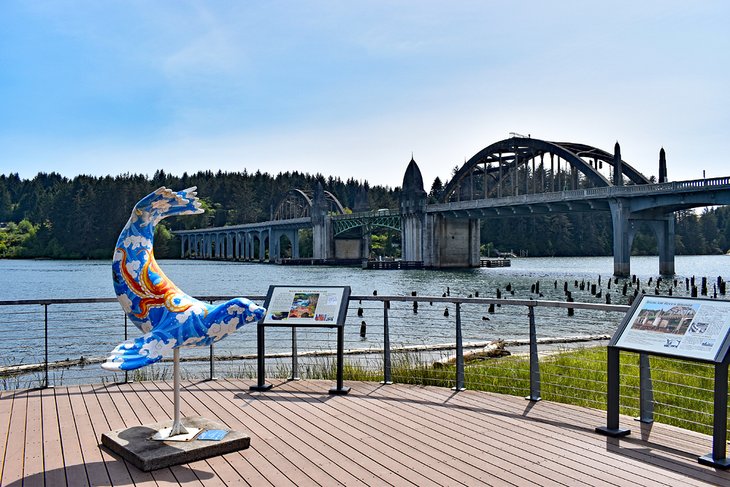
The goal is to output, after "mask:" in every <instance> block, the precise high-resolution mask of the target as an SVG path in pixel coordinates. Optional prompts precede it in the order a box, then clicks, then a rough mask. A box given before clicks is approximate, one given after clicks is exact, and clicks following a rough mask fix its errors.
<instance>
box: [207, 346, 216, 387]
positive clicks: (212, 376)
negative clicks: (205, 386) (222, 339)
mask: <svg viewBox="0 0 730 487" xmlns="http://www.w3.org/2000/svg"><path fill="white" fill-rule="evenodd" d="M214 346H215V345H214V344H213V343H211V344H210V358H209V360H210V370H209V371H208V380H216V379H217V377H216V376H215V349H214Z"/></svg>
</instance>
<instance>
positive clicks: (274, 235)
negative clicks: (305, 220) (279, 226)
mask: <svg viewBox="0 0 730 487" xmlns="http://www.w3.org/2000/svg"><path fill="white" fill-rule="evenodd" d="M281 237H286V238H287V239H289V242H290V243H291V257H292V258H293V259H298V258H299V231H298V230H296V229H290V230H272V231H271V242H269V249H270V250H269V260H276V259H280V258H281V257H282V255H281Z"/></svg>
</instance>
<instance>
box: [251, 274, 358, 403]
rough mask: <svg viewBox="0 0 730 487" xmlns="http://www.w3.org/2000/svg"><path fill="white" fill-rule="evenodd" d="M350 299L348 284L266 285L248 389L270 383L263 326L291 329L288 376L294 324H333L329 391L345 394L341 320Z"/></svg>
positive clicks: (264, 387) (263, 387) (294, 375)
mask: <svg viewBox="0 0 730 487" xmlns="http://www.w3.org/2000/svg"><path fill="white" fill-rule="evenodd" d="M349 302H350V286H290V285H287V286H281V285H272V286H269V290H268V292H267V294H266V300H265V302H264V307H265V308H266V315H264V318H263V319H261V320H260V321H259V322H258V326H257V328H256V343H257V363H258V364H257V365H258V374H257V375H258V378H257V381H256V385H255V386H251V387H250V388H249V389H250V390H252V391H268V390H269V389H271V387H272V385H271V384H268V383H267V382H266V364H265V359H266V327H267V326H268V327H290V328H291V329H292V379H297V371H296V363H297V360H296V354H297V351H296V329H297V327H304V328H306V327H310V328H312V327H320V328H337V385H336V387H333V388H331V389H330V391H329V392H330V394H347V393H348V392H350V388H349V387H345V386H344V384H343V382H344V380H343V376H344V350H345V320H346V319H347V307H348V305H349Z"/></svg>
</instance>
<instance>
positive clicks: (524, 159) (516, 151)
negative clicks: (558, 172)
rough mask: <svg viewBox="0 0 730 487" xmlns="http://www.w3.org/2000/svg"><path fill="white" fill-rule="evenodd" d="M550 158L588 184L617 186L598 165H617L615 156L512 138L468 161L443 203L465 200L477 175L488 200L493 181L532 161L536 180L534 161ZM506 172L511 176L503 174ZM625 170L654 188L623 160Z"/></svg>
mask: <svg viewBox="0 0 730 487" xmlns="http://www.w3.org/2000/svg"><path fill="white" fill-rule="evenodd" d="M546 154H549V155H550V157H551V161H552V157H553V156H557V157H558V159H559V160H560V159H562V160H564V161H566V162H567V163H568V164H570V165H571V166H572V167H574V168H575V169H577V170H578V171H579V172H580V173H582V174H583V175H584V176H585V178H586V180H587V181H589V183H590V184H591V185H593V186H594V187H605V186H612V185H613V183H612V182H611V181H609V180H608V178H606V177H605V176H604V175H603V174H601V173H600V172H599V171H598V166H599V162H598V161H600V163H601V164H602V163H607V164H609V165H611V166H613V165H614V161H613V159H614V156H613V154H611V153H608V152H606V151H604V150H601V149H598V148H596V147H592V146H589V145H586V144H578V143H573V142H549V141H545V140H540V139H533V138H530V137H511V138H509V139H504V140H500V141H499V142H495V143H493V144H491V145H489V146H487V147H485V148H484V149H482V150H480V151H479V152H477V153H476V154H475V155H474V156H472V157H471V158H470V159H469V160H468V161H466V162H465V163H464V165H463V166H462V167H461V168H459V170H458V171H457V172H456V174H454V176H453V178H451V180H450V181H449V183H448V184H447V185H446V186H445V187H444V189H443V191H442V192H441V196H440V197H439V201H440V202H442V203H447V202H449V201H453V200H454V199H461V196H462V194H463V193H464V191H463V190H462V189H461V188H462V185H463V184H465V183H467V182H468V180H469V179H470V178H472V180H473V177H474V175H479V176H482V177H483V184H482V186H483V187H482V197H483V198H487V197H489V196H488V190H487V188H488V183H489V179H490V178H491V180H492V181H493V182H494V183H495V184H497V185H499V184H501V182H502V180H503V179H504V176H506V175H508V174H515V173H516V172H517V170H519V168H520V165H521V164H524V165H525V166H526V167H527V164H528V163H529V162H530V161H533V176H534V160H535V159H537V158H539V159H540V165H541V167H542V164H543V162H544V156H545V155H546ZM584 158H585V159H588V160H589V161H590V160H591V159H592V160H593V161H594V164H595V166H596V167H594V166H593V165H592V164H591V163H590V162H587V161H586V160H585V159H584ZM493 163H496V167H493V166H492V164H493ZM505 169H506V170H507V173H503V171H504V170H505ZM621 169H622V174H623V176H625V177H627V178H628V179H629V181H631V182H632V183H634V184H650V181H649V180H648V179H647V178H646V177H645V176H644V175H643V174H641V173H640V172H639V171H637V170H636V169H634V168H633V167H632V166H631V165H629V164H628V163H626V162H625V161H623V160H622V161H621ZM517 177H519V175H517ZM533 184H534V183H533ZM469 196H470V197H469V198H466V199H477V198H474V194H473V190H470V195H469Z"/></svg>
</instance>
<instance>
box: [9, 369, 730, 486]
mask: <svg viewBox="0 0 730 487" xmlns="http://www.w3.org/2000/svg"><path fill="white" fill-rule="evenodd" d="M251 384H252V382H251V381H240V380H219V381H213V382H193V383H190V382H186V383H184V385H185V389H184V390H183V392H182V396H181V397H182V406H181V407H182V413H183V415H191V416H192V415H201V416H205V417H208V418H210V419H215V420H218V421H220V422H223V423H225V424H226V425H228V426H229V427H231V428H233V429H237V430H240V431H244V432H246V433H248V434H249V435H250V436H251V447H250V448H249V449H247V450H244V451H241V452H236V453H231V454H227V455H225V456H222V457H217V458H211V459H208V460H205V461H199V462H195V463H191V464H188V465H181V466H177V467H172V468H167V469H162V470H157V471H153V472H149V473H144V472H141V471H139V470H137V469H136V468H134V467H132V466H131V465H128V464H126V463H125V462H124V461H122V460H119V459H117V458H115V456H114V455H113V454H111V453H109V452H108V451H107V450H105V449H104V448H101V447H100V446H99V438H100V435H101V434H102V433H103V432H106V431H109V430H112V429H117V428H123V427H129V426H135V425H140V424H146V423H153V422H156V421H162V420H166V419H169V418H170V415H171V414H172V410H173V404H172V387H171V384H170V383H167V382H142V383H133V384H120V385H116V384H115V385H88V386H73V387H59V388H56V389H46V390H30V391H25V390H23V391H4V392H2V393H1V394H0V452H2V455H3V457H2V458H1V459H0V460H2V463H0V485H3V486H8V487H9V486H20V485H24V486H31V485H48V486H54V487H55V486H60V485H70V486H82V485H103V486H108V485H125V486H128V485H145V486H148V485H149V486H155V485H230V484H236V485H256V486H258V485H276V486H279V485H295V486H303V485H340V484H345V485H417V486H425V485H469V486H473V485H519V486H524V485H541V486H549V485H580V486H583V485H601V486H609V485H632V486H633V485H642V486H653V485H671V486H677V485H682V486H685V485H686V486H694V485H724V486H728V485H730V472H727V471H725V472H723V471H720V470H714V469H712V468H709V467H705V466H702V465H699V464H698V463H697V457H698V456H700V455H704V454H706V453H708V452H709V451H710V449H711V446H712V441H711V438H710V437H708V436H703V435H698V434H695V433H691V432H687V431H684V430H680V429H678V428H673V427H667V426H663V425H660V424H654V425H651V426H647V425H644V428H642V427H641V426H642V425H641V424H640V423H637V422H635V421H633V420H632V419H630V418H622V426H623V427H629V428H631V429H632V434H631V436H628V437H626V438H622V439H612V438H606V437H604V436H601V435H598V434H596V433H594V431H593V430H594V428H595V427H596V426H601V425H605V413H604V412H601V411H595V410H589V409H583V408H577V407H572V406H565V405H561V404H556V403H550V402H546V401H542V402H538V403H534V404H532V403H530V402H528V401H525V400H524V399H522V398H518V397H512V396H504V395H496V394H488V393H483V392H475V391H463V392H459V393H454V392H452V391H451V390H448V389H442V388H435V387H417V386H405V385H387V386H384V385H380V384H377V383H367V382H355V383H349V384H348V385H350V386H351V387H352V391H351V392H350V394H349V395H347V396H331V395H329V394H328V393H327V391H328V389H329V387H330V386H331V385H332V384H331V383H330V382H324V381H299V382H276V383H275V387H274V388H273V389H272V390H270V391H267V392H264V393H250V392H249V391H248V386H249V385H251Z"/></svg>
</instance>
